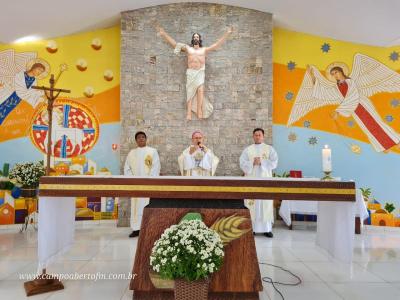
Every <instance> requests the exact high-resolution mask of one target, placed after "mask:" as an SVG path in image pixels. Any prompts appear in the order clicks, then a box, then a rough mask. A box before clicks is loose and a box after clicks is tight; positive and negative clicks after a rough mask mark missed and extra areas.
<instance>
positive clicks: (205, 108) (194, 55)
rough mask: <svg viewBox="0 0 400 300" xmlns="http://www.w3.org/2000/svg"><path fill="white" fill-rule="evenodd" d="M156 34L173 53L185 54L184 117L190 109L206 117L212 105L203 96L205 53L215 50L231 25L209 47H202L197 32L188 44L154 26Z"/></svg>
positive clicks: (229, 31)
mask: <svg viewBox="0 0 400 300" xmlns="http://www.w3.org/2000/svg"><path fill="white" fill-rule="evenodd" d="M156 29H157V32H158V34H159V35H160V36H161V37H162V38H163V39H164V40H165V41H166V42H167V43H168V44H170V45H171V46H172V47H173V48H174V49H175V50H174V52H175V54H179V53H180V52H185V53H186V55H187V58H188V60H187V70H186V102H187V114H186V119H187V120H191V119H192V111H193V112H195V113H196V114H197V117H198V119H203V118H208V116H209V115H210V114H211V113H212V111H213V106H212V104H211V103H210V102H208V100H207V99H206V98H205V97H204V78H205V62H206V56H207V53H209V52H210V51H214V50H217V49H218V48H219V47H220V46H221V45H222V44H223V43H224V42H225V40H226V39H227V38H228V36H229V35H230V34H231V33H232V32H233V27H232V26H231V27H229V28H228V30H227V31H226V32H225V33H224V35H223V36H222V37H221V38H220V39H219V40H218V41H216V42H215V43H214V44H212V45H211V46H209V47H203V41H202V39H201V35H200V34H199V33H194V34H193V35H192V41H191V43H190V45H186V44H182V43H177V42H176V41H175V40H174V39H173V38H172V37H171V36H169V35H168V34H167V33H166V32H165V30H164V29H163V28H162V27H160V26H158V25H157V26H156Z"/></svg>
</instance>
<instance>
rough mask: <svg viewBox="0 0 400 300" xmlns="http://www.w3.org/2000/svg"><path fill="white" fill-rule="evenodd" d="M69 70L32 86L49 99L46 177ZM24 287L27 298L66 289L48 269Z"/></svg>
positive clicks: (62, 66)
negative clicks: (55, 112)
mask: <svg viewBox="0 0 400 300" xmlns="http://www.w3.org/2000/svg"><path fill="white" fill-rule="evenodd" d="M66 70H67V65H65V64H62V65H61V66H60V72H59V73H58V75H57V77H56V78H54V74H51V76H50V80H49V83H50V87H45V86H32V87H31V88H32V89H35V90H42V91H44V94H45V96H46V98H47V114H48V118H49V127H48V131H47V153H46V176H49V175H50V157H51V154H52V149H51V142H52V141H51V133H52V132H51V130H52V125H53V124H52V123H53V105H54V101H55V100H56V99H57V97H58V96H59V95H60V93H70V92H71V91H70V90H65V89H57V88H55V85H56V83H57V81H58V79H59V78H60V76H61V74H62V73H63V72H64V71H66ZM24 287H25V292H26V295H27V296H32V295H37V294H42V293H47V292H51V291H56V290H61V289H63V288H64V285H63V284H62V283H61V281H60V280H59V279H58V278H56V277H54V276H52V275H49V274H47V273H46V269H43V270H42V274H40V275H39V276H37V277H36V278H35V279H34V280H32V281H26V282H24Z"/></svg>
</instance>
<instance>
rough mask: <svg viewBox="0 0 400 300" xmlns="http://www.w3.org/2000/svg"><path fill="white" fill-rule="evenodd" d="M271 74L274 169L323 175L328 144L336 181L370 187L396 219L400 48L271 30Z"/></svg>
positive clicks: (398, 212)
mask: <svg viewBox="0 0 400 300" xmlns="http://www.w3.org/2000/svg"><path fill="white" fill-rule="evenodd" d="M273 68H274V69H273V71H274V85H273V88H274V90H273V107H274V111H273V123H274V135H273V140H274V146H275V147H276V148H277V150H278V152H279V153H280V166H279V167H278V168H279V170H278V171H279V172H284V171H288V170H290V169H292V170H303V174H305V175H306V176H310V177H321V171H322V168H321V148H322V147H323V146H324V145H326V144H328V145H329V146H330V147H331V148H332V151H333V158H332V160H333V165H334V169H333V173H334V176H337V177H341V178H342V179H347V180H355V181H356V183H357V185H358V186H359V187H364V189H367V188H368V189H369V190H371V191H372V195H371V197H370V202H374V203H379V202H380V203H382V204H384V203H387V204H388V203H389V204H390V205H394V207H395V209H394V210H392V211H391V212H390V213H393V217H394V219H396V216H397V218H399V217H400V216H399V215H400V210H399V207H400V196H399V195H400V193H399V192H398V190H397V183H396V182H397V178H398V176H399V171H398V168H396V167H395V166H396V165H397V166H399V165H400V155H399V154H400V147H399V142H400V134H399V133H400V74H399V70H400V47H389V48H385V47H374V46H368V45H361V44H355V43H351V42H344V41H338V40H334V39H329V38H325V37H318V36H314V35H309V34H305V33H299V32H294V31H289V30H285V29H281V28H275V29H274V41H273ZM335 77H336V78H335ZM383 206H384V205H383ZM373 211H374V210H371V212H373ZM391 224H397V223H396V222H393V223H391ZM393 226H395V225H393Z"/></svg>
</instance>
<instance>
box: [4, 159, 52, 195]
mask: <svg viewBox="0 0 400 300" xmlns="http://www.w3.org/2000/svg"><path fill="white" fill-rule="evenodd" d="M45 174H46V171H45V168H44V166H43V161H39V162H27V163H17V164H15V166H14V167H13V168H12V169H11V171H10V174H9V178H10V179H11V180H13V181H14V182H15V183H16V184H17V185H19V186H20V187H21V196H22V197H35V196H36V190H37V187H38V186H39V179H40V177H42V176H43V175H45Z"/></svg>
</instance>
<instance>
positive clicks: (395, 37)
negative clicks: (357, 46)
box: [0, 0, 400, 46]
mask: <svg viewBox="0 0 400 300" xmlns="http://www.w3.org/2000/svg"><path fill="white" fill-rule="evenodd" d="M176 2H214V3H223V4H229V5H235V6H241V7H246V8H252V9H257V10H261V11H266V12H271V13H273V14H274V22H275V26H279V27H284V28H287V29H291V30H295V31H299V32H306V33H310V34H315V35H319V36H323V37H331V38H335V39H339V40H345V41H351V42H356V43H363V44H369V45H376V46H392V45H400V17H399V13H400V0H380V1H377V0H346V1H344V0H336V1H332V0H230V1H226V0H214V1H201V0H197V1H187V0H186V1H180V0H175V1H167V0H63V1H61V0H59V1H54V0H37V1H34V2H32V1H28V0H11V1H10V0H0V7H1V9H0V42H1V43H11V42H13V41H15V40H16V39H19V38H21V37H24V36H28V35H37V36H40V37H41V38H44V39H48V38H53V37H58V36H64V35H68V34H72V33H77V32H83V31H87V30H93V29H98V28H105V27H109V26H112V25H115V24H117V23H118V22H119V13H120V12H121V11H126V10H133V9H137V8H143V7H148V6H153V5H160V4H168V3H176Z"/></svg>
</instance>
